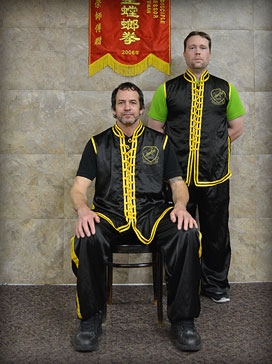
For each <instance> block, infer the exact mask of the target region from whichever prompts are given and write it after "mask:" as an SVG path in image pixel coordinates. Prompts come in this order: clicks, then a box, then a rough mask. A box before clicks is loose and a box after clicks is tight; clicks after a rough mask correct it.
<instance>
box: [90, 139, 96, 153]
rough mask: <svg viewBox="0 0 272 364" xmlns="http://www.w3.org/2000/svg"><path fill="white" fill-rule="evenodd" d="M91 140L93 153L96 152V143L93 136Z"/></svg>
mask: <svg viewBox="0 0 272 364" xmlns="http://www.w3.org/2000/svg"><path fill="white" fill-rule="evenodd" d="M91 141H92V143H93V148H94V151H95V154H97V149H96V145H95V141H94V138H93V137H91Z"/></svg>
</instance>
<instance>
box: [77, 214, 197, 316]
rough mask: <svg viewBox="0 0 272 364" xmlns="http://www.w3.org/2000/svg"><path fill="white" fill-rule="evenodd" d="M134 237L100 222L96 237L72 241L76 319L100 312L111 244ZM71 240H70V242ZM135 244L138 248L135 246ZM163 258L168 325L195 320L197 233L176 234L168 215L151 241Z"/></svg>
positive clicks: (129, 232)
mask: <svg viewBox="0 0 272 364" xmlns="http://www.w3.org/2000/svg"><path fill="white" fill-rule="evenodd" d="M130 234H134V232H133V231H132V230H130V231H128V232H125V233H121V234H120V233H119V232H117V231H116V230H115V229H114V228H113V227H112V226H111V225H110V224H109V223H108V222H106V221H105V220H103V219H101V221H100V223H99V224H96V233H95V235H92V236H90V237H85V238H80V239H78V238H76V237H75V238H74V242H73V248H72V267H73V271H74V273H75V275H76V276H77V313H78V317H79V318H82V319H83V320H84V319H88V318H89V317H91V316H92V315H94V314H95V313H96V312H98V311H102V310H103V307H104V304H105V303H106V301H107V297H106V289H105V274H106V269H105V263H106V261H107V260H108V257H109V251H110V247H111V245H112V244H118V241H119V244H120V238H122V240H121V242H122V243H123V241H124V240H126V239H129V238H130ZM72 240H73V239H72ZM139 244H142V243H141V242H139ZM151 244H157V246H158V248H160V249H161V250H162V252H163V254H164V261H165V279H166V283H167V292H168V296H167V314H168V318H169V320H170V321H171V322H176V321H179V320H181V319H186V318H195V317H198V316H199V313H200V300H199V285H200V260H199V248H200V241H199V232H198V231H197V229H195V228H193V229H189V230H187V231H185V230H178V229H177V227H176V224H173V223H172V222H171V221H170V217H169V213H168V214H166V216H165V217H164V218H163V219H162V220H161V221H160V223H159V225H158V227H157V232H156V235H155V239H154V241H152V242H151Z"/></svg>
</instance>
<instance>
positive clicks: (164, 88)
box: [163, 82, 167, 100]
mask: <svg viewBox="0 0 272 364" xmlns="http://www.w3.org/2000/svg"><path fill="white" fill-rule="evenodd" d="M163 91H164V96H165V100H166V98H167V93H166V82H164V84H163Z"/></svg>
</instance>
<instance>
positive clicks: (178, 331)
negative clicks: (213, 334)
mask: <svg viewBox="0 0 272 364" xmlns="http://www.w3.org/2000/svg"><path fill="white" fill-rule="evenodd" d="M171 337H172V340H173V342H174V344H175V345H176V347H177V348H178V349H180V350H183V351H198V350H200V348H201V338H200V335H199V333H198V332H197V331H196V328H195V325H194V320H193V319H192V320H183V321H179V322H174V323H172V324H171Z"/></svg>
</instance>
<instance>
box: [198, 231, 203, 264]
mask: <svg viewBox="0 0 272 364" xmlns="http://www.w3.org/2000/svg"><path fill="white" fill-rule="evenodd" d="M198 234H199V250H198V256H199V258H201V256H202V234H201V232H200V231H199V232H198Z"/></svg>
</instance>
